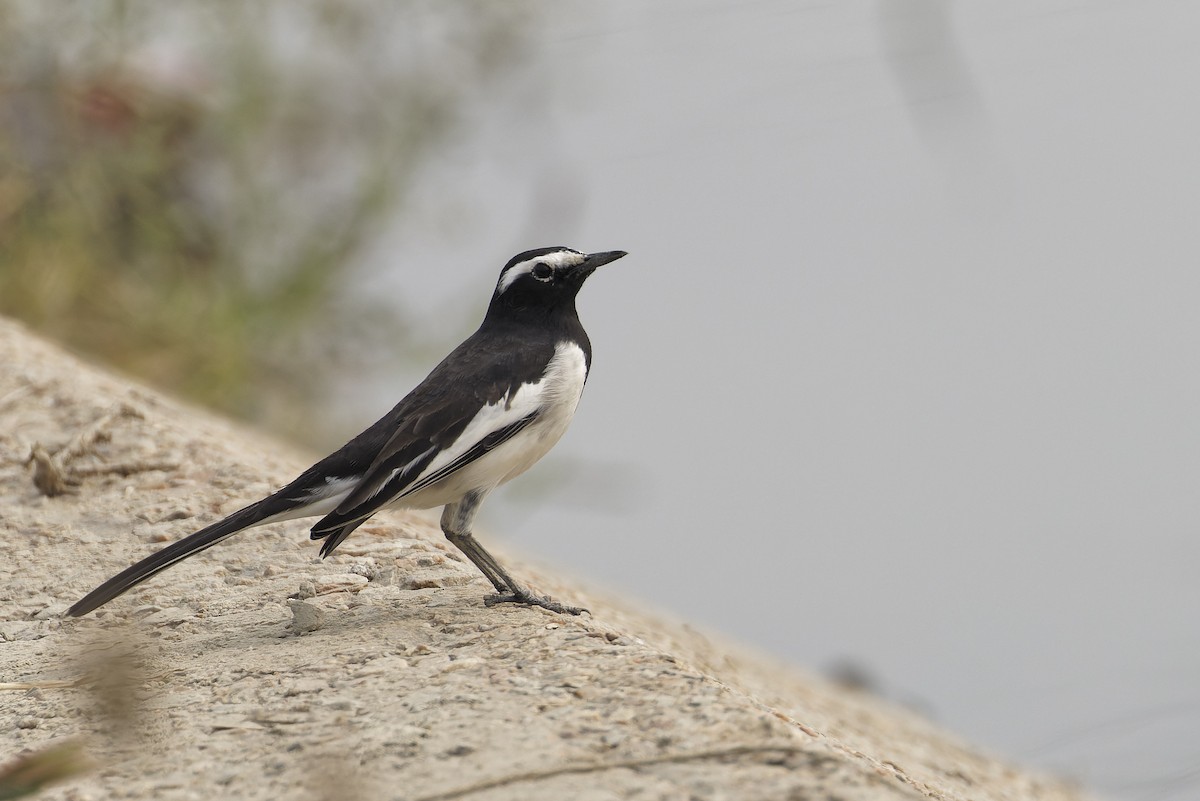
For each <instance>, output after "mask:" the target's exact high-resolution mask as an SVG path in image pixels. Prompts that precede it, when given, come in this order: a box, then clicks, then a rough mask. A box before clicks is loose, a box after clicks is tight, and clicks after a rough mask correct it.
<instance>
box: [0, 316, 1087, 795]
mask: <svg viewBox="0 0 1200 801" xmlns="http://www.w3.org/2000/svg"><path fill="white" fill-rule="evenodd" d="M0 364H3V365H4V367H3V370H2V371H0V424H2V425H0V453H3V455H4V458H3V460H0V509H2V510H3V511H2V519H0V527H2V528H3V532H4V541H5V544H6V558H5V559H4V560H3V565H2V566H0V640H2V642H0V682H15V683H20V682H26V683H35V682H43V681H50V680H56V679H57V680H64V679H65V680H74V679H77V678H79V677H88V676H90V677H92V680H91V681H90V682H85V683H83V684H80V685H77V686H68V687H62V686H45V687H41V688H39V689H7V690H3V691H0V729H2V730H4V731H5V732H7V733H8V737H7V738H6V740H5V745H6V748H5V749H4V752H3V753H0V758H2V759H5V760H7V759H9V758H11V757H13V756H15V755H16V754H17V753H19V752H20V751H22V750H23V749H36V748H39V747H42V746H45V745H47V744H50V743H54V742H59V741H61V740H63V739H66V738H72V737H79V738H82V741H83V742H84V743H85V745H86V748H87V750H88V752H89V753H90V754H91V756H92V758H93V759H94V760H95V761H96V762H97V763H98V766H97V768H96V770H95V771H93V772H92V773H91V774H90V775H88V776H86V777H84V778H81V779H76V780H74V781H71V782H67V783H65V784H62V785H60V786H58V787H56V788H54V789H52V790H50V791H49V792H47V793H46V794H45V796H44V797H45V798H50V799H76V800H79V801H82V800H83V799H95V800H96V801H99V799H109V798H131V799H143V798H144V799H149V798H154V799H210V798H239V799H240V798H246V799H281V798H289V799H290V798H314V799H342V798H353V799H434V798H447V799H448V798H472V799H475V798H478V799H518V798H519V799H522V800H523V801H538V800H539V799H565V798H571V799H588V800H589V801H590V800H591V799H595V800H596V801H599V800H600V799H625V798H630V799H632V798H637V799H773V798H780V799H824V798H831V799H832V798H837V799H845V800H846V801H850V800H851V799H887V798H937V799H975V800H976V801H988V800H989V799H997V800H999V799H1014V800H1016V799H1034V798H1037V799H1063V800H1064V801H1065V800H1066V799H1078V798H1081V795H1080V794H1079V793H1078V792H1077V791H1076V790H1074V789H1073V788H1071V787H1069V786H1066V785H1065V784H1062V783H1059V782H1056V781H1054V780H1051V779H1046V778H1041V777H1037V776H1032V775H1029V774H1027V773H1025V772H1022V771H1021V770H1018V769H1017V768H1014V767H1012V766H1009V765H1006V764H1002V763H1000V762H997V761H995V760H993V759H991V758H989V757H988V756H986V755H983V754H980V753H978V752H977V751H975V750H973V749H972V748H971V747H970V746H968V745H966V744H964V743H961V742H959V741H957V740H956V739H955V738H954V737H953V736H951V735H949V734H947V733H945V732H943V731H941V730H939V729H938V728H937V727H936V726H935V725H933V724H931V723H930V722H928V721H927V720H925V719H923V718H921V717H920V716H918V715H916V714H915V713H913V712H911V711H908V710H905V709H902V708H898V707H895V706H891V705H889V704H887V703H885V702H883V701H880V700H878V699H875V698H873V697H871V696H869V695H866V694H862V693H857V692H853V691H848V690H844V689H841V688H837V687H833V686H830V685H828V684H826V683H824V682H822V681H819V680H816V679H813V678H812V677H809V676H806V675H804V674H803V673H801V672H799V671H797V670H795V669H792V668H789V667H783V666H779V665H776V664H773V663H771V662H769V661H767V660H765V659H763V658H760V657H759V656H757V655H756V654H753V653H751V652H749V651H747V650H745V649H742V648H740V647H738V646H730V645H728V644H725V643H719V642H716V641H715V640H713V639H711V638H708V637H705V636H704V635H701V634H699V633H697V632H695V631H693V630H691V629H690V628H688V627H687V626H685V625H682V624H679V623H675V622H670V621H666V620H663V619H662V618H660V617H656V616H653V615H650V614H647V613H645V612H643V611H641V610H639V609H637V608H636V606H635V605H634V604H633V603H630V602H629V601H625V600H619V599H614V598H612V597H609V596H607V595H605V594H603V593H601V592H598V591H594V590H592V589H590V588H586V587H584V586H582V585H579V584H570V583H567V582H565V581H562V580H561V579H556V578H555V577H553V576H551V575H549V574H547V573H539V572H537V571H535V570H534V569H532V568H530V567H529V566H528V565H525V564H521V563H520V562H519V561H514V565H515V567H516V569H517V571H518V574H519V575H521V576H524V577H527V578H529V579H530V580H531V582H532V583H533V584H534V585H535V586H537V587H538V588H540V589H541V590H543V591H548V592H550V593H551V594H553V595H554V596H555V597H557V598H560V599H562V600H565V601H567V602H570V603H582V604H583V605H585V606H587V607H589V608H590V609H591V610H592V612H593V615H592V616H591V617H583V618H568V617H561V616H555V615H552V614H550V613H548V612H545V611H544V610H538V609H527V608H523V607H514V606H497V607H487V606H485V605H484V602H483V599H484V597H485V596H486V595H487V594H488V593H489V591H490V586H489V585H488V584H487V582H486V581H484V579H483V578H482V577H481V576H480V575H478V574H477V573H476V571H475V570H474V568H472V567H471V566H470V565H469V564H466V563H464V562H463V560H461V559H460V558H459V557H458V555H457V554H456V553H455V552H453V550H452V549H451V548H450V547H449V546H448V545H447V544H446V543H445V542H444V540H443V538H442V536H441V534H440V532H439V531H438V530H437V527H436V525H434V524H433V517H432V516H424V517H421V516H416V515H404V514H385V515H381V516H379V517H378V518H376V519H375V520H374V521H372V523H370V524H368V525H366V526H364V527H363V528H362V529H360V530H359V531H358V532H357V533H356V534H355V536H354V537H352V538H351V539H350V540H349V541H348V542H347V543H346V544H345V545H343V546H342V548H341V549H340V551H339V553H338V554H337V555H336V556H335V557H333V558H331V559H329V560H327V561H325V562H318V561H315V556H316V553H317V549H316V547H315V546H314V545H313V544H311V543H310V542H308V539H307V536H306V525H305V523H304V521H296V522H292V523H286V524H280V525H276V526H270V527H266V528H263V529H255V530H252V531H250V532H247V533H245V534H243V535H239V536H238V537H235V538H234V539H233V540H230V541H228V542H226V543H223V544H222V545H219V546H217V547H215V548H213V549H212V550H210V551H208V552H206V553H204V554H202V555H200V556H198V557H195V558H193V559H191V560H188V561H186V562H184V563H181V564H180V565H177V566H176V567H174V568H172V569H171V570H170V571H168V572H167V573H164V574H162V575H160V576H159V577H157V578H155V579H154V580H152V581H151V582H149V583H148V584H146V585H143V586H142V587H140V588H138V589H137V590H135V591H133V592H131V593H130V594H128V595H127V596H125V597H123V598H121V599H119V600H117V601H116V602H114V603H112V604H110V605H109V606H108V607H105V608H104V609H102V610H101V611H100V613H97V614H93V615H90V616H88V617H87V618H85V619H83V620H78V621H77V620H70V619H67V620H64V619H61V618H60V617H59V615H60V613H61V612H62V610H64V609H65V608H66V606H67V605H68V604H69V603H70V602H72V601H74V600H76V599H77V598H78V597H79V596H80V595H82V593H84V592H85V591H87V590H89V589H91V588H92V587H93V586H94V585H95V584H97V583H98V582H100V581H101V580H103V579H105V578H107V577H108V576H109V575H111V574H112V573H113V572H115V571H117V570H119V569H120V568H123V567H125V566H126V565H127V564H129V563H131V562H132V561H134V560H135V559H136V558H138V557H140V556H143V555H145V554H146V553H148V552H149V551H150V549H151V548H152V547H155V544H156V543H160V542H164V541H168V540H173V539H175V538H177V537H180V536H182V535H184V534H187V533H189V532H191V531H192V530H195V529H196V528H199V527H200V526H202V525H204V524H207V523H209V522H211V521H213V520H215V519H216V518H217V517H218V516H219V515H222V514H226V513H228V512H230V511H233V510H234V509H236V508H238V507H239V506H241V505H243V504H244V503H246V502H249V501H251V500H254V499H256V498H257V497H259V496H261V495H262V494H265V493H266V492H267V491H268V490H269V489H271V488H272V487H277V486H279V485H280V484H282V483H283V482H285V481H287V480H289V479H290V478H292V477H293V476H294V475H295V473H297V472H298V471H299V470H300V469H302V468H303V467H305V466H306V465H307V464H308V463H309V462H308V460H307V458H306V457H305V456H302V455H298V454H296V453H294V452H290V451H288V449H287V448H285V447H282V446H280V445H278V444H277V443H273V442H270V441H268V440H266V439H264V438H262V437H259V436H257V435H255V434H253V433H250V432H247V431H244V430H241V429H238V428H236V427H235V426H233V425H231V424H228V423H226V422H223V421H220V420H216V419H213V418H212V417H210V416H208V415H205V414H203V413H199V412H196V411H195V410H192V409H188V408H185V407H183V406H182V405H180V404H177V403H175V402H173V401H169V400H165V399H163V398H162V397H160V396H159V395H157V394H155V393H153V392H150V391H148V390H145V389H143V388H140V387H136V386H134V385H132V384H130V383H128V382H127V381H124V380H122V379H119V378H115V377H113V376H111V375H108V374H106V373H104V372H102V371H100V370H97V369H95V368H92V367H89V366H86V365H83V364H81V363H79V362H78V361H76V360H75V359H74V358H72V357H70V356H68V355H65V354H63V353H62V352H61V351H60V350H58V349H57V348H55V347H54V346H52V345H49V344H47V343H45V342H43V341H41V340H38V339H36V338H34V337H32V336H30V335H29V334H28V333H27V332H26V331H25V330H24V329H22V328H21V327H20V326H18V325H16V324H13V323H11V322H8V321H0ZM114 410H115V411H117V412H118V413H116V414H112V416H111V417H110V419H109V421H108V422H107V423H106V424H105V425H103V426H102V429H103V430H102V431H101V432H100V434H101V436H100V437H99V438H98V439H97V441H96V442H95V443H94V444H91V445H88V444H87V443H84V445H85V447H84V448H83V454H82V455H81V456H79V457H78V458H76V459H75V460H74V461H72V462H71V463H70V465H68V468H69V469H68V472H71V471H72V470H73V471H74V472H75V473H76V474H78V475H79V481H80V483H79V484H78V485H76V486H73V487H72V488H71V490H70V491H69V492H68V493H67V494H65V495H61V496H59V497H54V498H47V497H43V496H42V495H41V494H40V493H38V491H37V490H36V489H35V488H34V485H33V483H32V481H31V480H30V475H31V470H30V468H29V467H27V466H25V465H24V464H23V461H24V459H25V457H26V456H27V455H28V453H29V450H30V447H31V446H32V445H33V444H34V443H35V442H36V443H40V444H41V445H42V446H44V448H45V450H46V451H48V452H49V453H51V454H53V453H55V452H56V451H57V450H59V449H60V448H62V447H63V446H64V445H66V444H67V443H68V442H70V441H71V440H72V438H73V437H75V436H76V435H78V434H79V433H80V432H83V431H86V430H87V429H88V427H89V426H92V425H94V424H95V423H96V422H97V421H98V420H101V419H103V418H104V417H105V415H107V414H110V413H112V412H114ZM127 410H132V413H130V412H129V411H127ZM146 466H150V467H157V468H159V469H152V470H144V471H140V472H138V471H137V468H139V467H146ZM114 468H121V469H120V470H115V471H114ZM482 536H483V538H484V541H485V542H486V541H487V539H488V538H487V533H486V532H484V533H483V535H482ZM735 550H736V549H735ZM753 553H754V551H753V550H752V549H749V548H747V549H746V551H745V554H744V555H745V564H744V567H745V568H746V569H752V567H753V559H754V556H753ZM629 558H630V559H636V558H637V554H630V555H629ZM510 560H511V557H510ZM289 595H299V596H300V599H299V600H300V603H297V599H292V602H291V608H290V607H289V598H288V596H289ZM293 608H294V609H295V619H296V621H297V622H298V624H299V625H297V626H293V622H292V621H293ZM796 614H797V615H810V616H811V615H820V614H821V610H820V609H797V610H796ZM929 658H930V659H936V658H937V657H936V655H934V654H931V655H929Z"/></svg>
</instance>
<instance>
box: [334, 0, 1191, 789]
mask: <svg viewBox="0 0 1200 801" xmlns="http://www.w3.org/2000/svg"><path fill="white" fill-rule="evenodd" d="M545 8H546V11H547V13H546V14H545V15H544V16H543V17H541V18H539V19H538V20H537V21H536V23H534V24H538V25H540V26H542V30H541V31H540V32H539V34H538V36H537V37H536V42H535V45H534V47H535V51H534V52H533V53H531V54H530V56H531V58H530V63H529V65H528V67H527V69H526V70H525V73H524V75H523V77H522V78H521V79H520V80H518V81H517V82H516V83H515V84H514V86H513V87H511V88H510V89H508V90H506V91H507V92H509V93H510V95H511V96H508V97H503V98H500V99H499V100H500V102H492V103H489V104H488V107H487V108H486V109H483V108H481V109H478V110H477V111H476V112H475V114H476V116H475V118H474V119H473V120H472V126H471V133H470V135H468V136H465V137H463V138H462V139H461V140H459V141H457V142H455V143H453V144H450V145H448V146H447V148H446V149H445V153H444V155H443V158H442V161H441V162H440V163H439V164H437V165H434V166H432V167H431V168H430V169H428V170H427V171H426V172H425V174H424V175H423V176H422V179H421V185H420V189H419V191H418V193H417V194H418V196H419V197H420V203H419V204H418V207H419V212H418V214H417V216H416V218H415V219H414V217H413V216H412V213H411V209H410V216H409V217H408V219H407V220H406V222H405V224H404V225H403V226H398V227H397V230H396V231H395V232H394V233H393V234H391V235H389V236H387V237H385V238H384V240H383V241H382V242H381V243H380V245H379V248H378V250H377V252H376V253H375V254H374V255H373V256H372V258H371V260H370V263H369V264H368V265H367V269H365V270H364V272H363V278H362V285H361V287H360V290H361V291H368V292H371V293H373V294H375V295H376V296H378V295H380V294H381V293H386V294H388V295H390V296H391V297H394V299H395V303H396V306H397V308H398V309H401V310H403V313H404V314H406V315H409V316H410V317H411V318H414V319H416V320H418V321H419V322H420V325H419V326H418V328H417V330H419V331H422V332H423V333H427V335H428V337H429V340H430V341H431V342H445V343H447V344H449V343H451V342H453V341H455V340H456V339H457V338H458V337H460V336H461V335H464V334H465V333H467V332H468V331H469V330H470V329H471V328H472V327H474V325H475V324H477V321H478V316H479V314H480V313H481V312H482V309H483V307H484V305H485V304H486V301H487V296H488V294H489V292H490V287H491V285H492V282H493V281H494V280H495V276H496V274H497V272H498V270H499V267H500V266H501V265H502V264H503V262H504V261H505V260H507V258H508V257H509V256H511V255H512V254H513V253H516V252H517V251H519V250H523V249H526V248H530V247H537V246H542V245H549V244H567V245H570V246H573V247H577V248H581V249H590V250H608V249H614V248H621V249H625V250H628V251H629V252H630V254H631V255H630V256H629V257H628V258H627V259H625V260H623V261H621V262H618V263H616V264H614V265H612V266H611V267H609V268H606V269H605V270H604V271H603V272H602V273H599V274H597V275H596V276H595V277H594V278H593V279H592V280H591V281H590V282H589V284H588V286H587V287H586V289H585V291H584V293H583V294H582V296H581V298H580V304H579V305H580V311H581V315H582V317H583V319H584V322H585V324H586V325H587V327H588V330H589V332H590V333H591V336H592V339H593V342H594V346H595V363H594V369H593V372H592V375H591V378H590V380H589V386H588V392H587V394H586V396H585V398H584V401H583V403H582V405H581V408H580V413H579V415H578V417H577V418H576V422H575V424H574V426H573V428H572V430H571V432H570V433H569V434H568V435H567V437H566V438H565V439H564V441H563V442H562V443H561V444H560V445H559V447H558V448H557V449H556V451H555V452H554V453H552V454H551V456H550V457H548V458H547V460H546V461H545V462H544V463H543V464H542V465H540V466H539V467H538V468H537V469H536V470H535V471H533V472H532V473H531V474H530V475H529V476H528V477H525V478H523V479H522V480H521V481H519V482H516V483H515V484H514V485H512V486H511V487H509V488H505V489H504V490H501V491H500V492H499V493H497V495H496V496H493V497H494V500H493V501H491V502H489V506H488V507H486V508H485V510H484V515H483V526H484V528H485V529H486V531H487V533H486V534H485V535H484V536H485V538H486V539H490V540H493V541H505V542H509V543H512V544H513V545H515V546H516V547H518V548H520V549H522V550H523V551H525V552H527V553H532V554H537V555H539V556H540V557H542V558H544V559H545V560H546V561H547V562H549V563H553V564H557V565H560V566H562V567H563V568H564V569H565V570H568V571H571V572H574V573H576V574H580V575H583V576H585V577H587V578H589V579H592V580H594V581H596V582H599V583H602V584H606V585H608V586H611V587H614V588H617V589H619V590H621V591H623V592H626V593H628V595H629V596H630V597H632V598H640V599H644V600H645V601H646V602H647V603H648V604H650V605H652V606H657V607H662V608H666V609H669V610H672V611H673V612H674V613H676V614H678V615H679V616H682V617H684V618H686V619H689V620H693V621H696V622H697V623H698V624H700V625H703V626H708V627H710V628H713V629H717V630H721V631H724V632H727V633H729V634H732V635H733V636H735V637H737V638H740V639H741V640H743V641H746V642H749V643H751V644H754V645H757V646H760V647H762V648H764V649H767V650H769V651H771V652H773V653H775V654H778V655H779V656H781V657H783V658H785V659H788V660H790V661H793V662H795V663H797V664H799V665H802V666H806V667H808V668H811V669H823V668H827V667H829V666H831V665H834V664H837V663H839V662H844V661H847V660H849V661H851V662H853V663H854V664H856V665H858V666H861V667H862V668H865V669H866V670H867V671H869V673H870V674H871V675H872V676H873V677H874V679H875V680H876V681H877V682H878V686H879V689H880V691H881V692H883V693H884V694H886V695H888V696H889V697H892V698H894V699H897V700H900V701H902V702H906V703H912V704H914V705H916V706H918V707H919V708H921V709H922V710H924V711H925V712H927V713H928V714H930V715H931V716H933V717H935V718H936V719H938V720H940V721H943V722H944V723H945V724H946V725H947V726H948V727H950V728H951V729H954V730H956V731H958V732H960V733H962V734H963V735H964V736H966V737H967V738H969V739H971V740H973V741H976V742H978V743H981V744H983V745H985V746H986V747H988V748H991V749H993V750H995V751H996V752H998V753H1000V754H1003V755H1008V756H1012V757H1015V758H1017V759H1020V760H1021V761H1023V762H1025V763H1031V764H1033V765H1036V766H1039V767H1042V768H1045V769H1049V770H1053V771H1056V772H1059V773H1063V774H1066V775H1069V776H1074V777H1077V778H1080V779H1082V780H1083V781H1084V782H1086V783H1087V785H1088V786H1089V787H1092V788H1096V789H1098V790H1099V791H1101V792H1102V793H1104V794H1105V795H1108V796H1110V797H1113V798H1122V799H1146V800H1147V801H1149V799H1185V798H1197V797H1200V684H1198V681H1197V679H1198V678H1200V637H1198V635H1200V616H1198V615H1197V606H1198V604H1197V602H1198V601H1200V581H1197V569H1196V565H1197V563H1198V560H1200V543H1198V540H1197V536H1196V534H1197V529H1198V527H1200V421H1198V418H1200V371H1198V367H1197V361H1198V360H1197V348H1198V345H1200V314H1198V307H1200V258H1198V254H1200V6H1198V5H1196V4H1195V3H1192V2H1179V1H1174V2H1173V1H1170V0H1120V1H1117V0H1112V1H1110V2H1101V1H1100V0H1070V1H1068V0H1009V2H1004V3H982V2H957V3H951V2H941V1H940V0H878V2H864V1H863V0H839V2H734V1H733V0H711V1H708V2H701V1H699V0H693V1H691V2H685V0H660V1H659V2H655V3H645V2H632V1H631V0H622V1H620V2H607V3H585V2H578V1H577V0H571V2H557V3H547V4H546V6H545ZM431 364H432V362H431V363H430V365H420V366H419V367H418V366H415V367H414V368H413V369H414V372H413V373H412V374H411V375H390V374H389V375H381V376H378V377H377V379H376V380H375V381H374V382H373V383H370V384H367V385H365V386H364V385H361V384H360V385H358V386H357V387H356V388H355V389H354V390H353V391H352V392H349V393H347V394H346V395H345V396H342V397H340V398H339V399H338V400H339V406H340V407H341V415H342V418H343V419H344V420H345V421H346V422H345V426H346V433H353V432H352V430H351V429H357V427H359V426H360V424H361V423H362V421H363V420H364V419H367V418H368V417H371V415H374V414H376V413H378V412H379V411H380V410H381V409H382V408H384V407H386V406H387V405H390V403H391V402H393V401H394V400H395V398H396V397H398V393H400V392H403V391H405V390H407V389H408V388H409V387H410V386H411V385H412V383H413V382H414V381H415V380H417V379H419V378H420V377H421V375H423V373H424V371H425V370H426V369H427V368H428V367H429V366H431ZM371 419H373V417H372V418H371Z"/></svg>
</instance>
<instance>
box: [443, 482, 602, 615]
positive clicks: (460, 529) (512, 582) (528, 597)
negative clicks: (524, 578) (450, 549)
mask: <svg viewBox="0 0 1200 801" xmlns="http://www.w3.org/2000/svg"><path fill="white" fill-rule="evenodd" d="M485 494H486V493H474V492H471V493H467V494H466V495H464V496H463V498H462V499H461V500H459V501H457V502H455V503H451V504H447V505H446V509H445V511H444V512H442V532H443V533H445V535H446V539H448V540H450V542H451V544H453V545H454V547H455V548H458V550H460V551H462V552H463V554H464V555H466V557H467V558H468V559H470V560H471V561H472V562H473V563H474V564H475V566H476V567H477V568H479V572H481V573H483V575H484V576H485V577H486V578H487V580H488V581H490V582H492V586H493V587H495V588H496V591H497V592H498V593H500V595H497V596H493V597H491V598H488V599H487V600H486V601H485V603H486V604H487V605H488V606H491V605H492V604H497V603H519V604H529V605H530V606H540V607H542V608H543V609H549V610H550V611H551V612H558V613H560V614H569V615H578V614H581V613H582V612H586V611H587V610H586V609H581V608H579V607H576V606H567V605H566V604H560V603H559V602H558V601H555V600H554V599H552V598H549V597H547V596H543V595H537V594H536V593H534V592H532V591H531V590H530V589H529V588H528V587H526V586H525V585H523V584H521V583H520V582H518V581H517V580H516V579H514V578H513V577H512V574H511V573H509V572H508V571H507V570H505V569H504V568H503V567H502V566H501V565H500V563H499V562H497V561H496V557H494V556H492V555H491V554H490V553H488V552H487V551H486V550H485V549H484V547H483V546H482V545H480V544H479V541H478V540H477V539H475V535H474V534H472V533H471V522H472V521H473V520H474V519H475V512H476V511H478V509H479V504H480V503H481V502H482V501H483V497H484V495H485Z"/></svg>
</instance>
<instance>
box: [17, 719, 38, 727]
mask: <svg viewBox="0 0 1200 801" xmlns="http://www.w3.org/2000/svg"><path fill="white" fill-rule="evenodd" d="M37 727H38V722H37V718H21V719H20V720H18V721H17V728H18V729H36V728H37Z"/></svg>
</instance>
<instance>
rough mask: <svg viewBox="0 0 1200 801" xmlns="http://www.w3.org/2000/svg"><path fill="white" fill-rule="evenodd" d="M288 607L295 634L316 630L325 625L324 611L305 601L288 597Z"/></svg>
mask: <svg viewBox="0 0 1200 801" xmlns="http://www.w3.org/2000/svg"><path fill="white" fill-rule="evenodd" d="M288 608H289V609H291V610H292V631H294V632H296V633H297V634H305V633H307V632H310V631H316V630H317V629H319V628H321V626H323V625H325V613H324V612H323V611H321V609H320V608H319V607H317V606H314V605H312V604H310V603H308V602H307V601H298V600H296V599H295V598H289V599H288Z"/></svg>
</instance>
